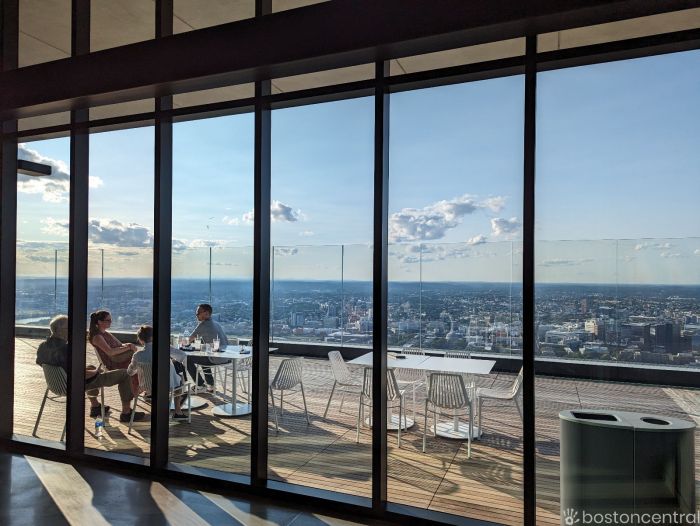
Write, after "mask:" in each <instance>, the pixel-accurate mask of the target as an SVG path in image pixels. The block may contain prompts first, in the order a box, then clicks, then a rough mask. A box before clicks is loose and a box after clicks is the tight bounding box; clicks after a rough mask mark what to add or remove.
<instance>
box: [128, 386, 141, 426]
mask: <svg viewBox="0 0 700 526" xmlns="http://www.w3.org/2000/svg"><path fill="white" fill-rule="evenodd" d="M139 396H141V394H140V393H139V394H137V395H136V396H135V397H134V407H132V408H131V417H130V418H129V431H128V434H129V435H130V434H131V428H132V427H133V425H134V415H135V414H136V405H137V404H138V401H139Z"/></svg>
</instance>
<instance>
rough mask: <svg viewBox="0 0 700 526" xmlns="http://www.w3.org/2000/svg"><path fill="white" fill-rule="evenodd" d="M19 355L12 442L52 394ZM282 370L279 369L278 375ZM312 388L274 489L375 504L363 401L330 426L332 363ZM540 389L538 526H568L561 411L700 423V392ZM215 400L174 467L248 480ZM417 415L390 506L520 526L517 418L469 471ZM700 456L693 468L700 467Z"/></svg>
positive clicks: (498, 378) (28, 345)
mask: <svg viewBox="0 0 700 526" xmlns="http://www.w3.org/2000/svg"><path fill="white" fill-rule="evenodd" d="M16 343H17V355H16V383H15V392H16V393H17V396H16V397H15V433H16V434H19V435H31V432H32V429H33V426H34V423H35V421H36V415H37V414H38V410H39V404H40V402H41V398H42V396H43V393H44V389H45V383H44V380H43V377H42V375H41V371H40V369H39V367H38V366H36V365H35V364H34V357H35V354H36V346H37V345H38V343H39V341H38V340H31V339H17V341H16ZM280 359H281V358H280V357H278V356H274V357H272V358H271V375H272V374H273V373H274V370H275V369H276V367H277V366H278V364H279V361H280ZM92 360H94V357H93V356H91V355H90V354H88V361H92ZM512 381H513V376H512V375H507V374H493V375H490V376H489V377H488V378H484V379H481V383H480V385H486V386H508V385H510V383H511V382H512ZM304 385H305V389H306V395H307V402H308V408H309V413H310V417H311V424H310V425H307V423H306V420H305V419H304V414H303V408H302V405H301V397H300V396H298V395H296V396H290V397H288V398H287V399H285V411H284V413H283V414H282V416H281V417H280V431H279V434H276V433H275V430H274V425H271V426H270V439H269V477H270V478H271V479H275V480H280V481H286V482H290V483H294V484H302V485H306V486H312V487H316V488H322V489H328V490H334V491H338V492H342V493H349V494H353V495H361V496H367V497H369V496H370V492H371V444H370V441H371V434H370V430H369V428H363V429H362V432H361V435H360V443H359V444H358V443H357V442H356V421H357V401H356V399H354V398H353V399H351V398H350V397H348V398H347V399H346V403H345V405H344V407H343V411H342V412H341V411H340V410H339V406H340V397H338V398H337V401H335V402H334V403H333V405H332V406H331V409H330V411H329V414H328V419H327V420H323V418H322V415H323V411H324V409H325V404H326V402H327V400H328V395H329V393H330V388H331V385H332V376H331V373H330V369H329V366H328V362H327V361H325V360H315V359H307V360H306V362H305V369H304ZM536 388H537V422H536V426H537V427H536V429H537V444H536V447H537V477H538V479H537V495H538V510H537V512H538V524H559V522H560V519H559V420H558V413H559V411H561V410H563V409H573V408H615V409H618V410H630V411H634V410H640V411H649V412H653V413H659V414H665V415H669V416H676V417H679V418H684V419H687V420H692V419H695V421H696V422H698V423H700V391H695V390H688V389H675V388H674V389H672V388H659V387H652V386H640V385H630V384H611V383H603V382H591V381H578V380H568V379H558V378H544V377H543V378H538V379H537V382H536ZM105 395H106V398H107V403H108V404H109V405H111V406H112V407H114V408H115V413H114V414H115V415H116V414H118V407H119V400H118V396H117V391H116V388H113V389H107V390H106V393H105ZM207 398H208V399H209V401H210V404H209V405H208V406H206V407H204V408H202V409H200V410H197V411H193V414H192V424H186V423H175V424H172V425H171V427H170V460H171V461H172V462H176V463H183V464H187V465H189V466H198V467H204V468H208V469H215V470H221V471H225V472H230V473H240V474H248V471H249V455H250V417H249V416H248V417H239V418H218V417H214V416H212V414H211V408H212V406H213V405H216V404H217V403H221V402H222V399H221V397H220V396H219V395H209V396H207ZM409 399H410V396H409ZM422 399H423V393H422V392H418V393H417V400H419V401H420V400H422ZM334 400H336V399H335V398H334ZM420 406H421V404H420V403H418V404H417V416H416V422H417V423H416V425H415V426H413V427H412V428H411V429H410V430H409V431H408V432H405V433H402V437H401V447H400V448H398V447H397V445H396V433H390V435H389V458H388V469H389V500H390V501H392V502H396V503H402V504H408V505H411V506H416V507H419V508H427V509H431V510H435V511H441V512H447V513H454V514H457V515H461V516H467V517H472V518H477V519H484V520H489V521H495V522H501V523H503V524H514V525H515V524H522V481H523V475H522V428H521V422H520V418H519V416H518V413H517V410H516V408H515V406H514V405H513V404H512V403H505V404H503V405H494V406H488V407H487V408H486V410H485V411H484V417H483V425H484V428H485V434H484V436H483V437H482V439H481V440H480V441H477V442H475V443H474V444H473V445H472V458H471V459H467V448H466V443H465V442H461V441H453V440H447V439H442V438H433V437H430V436H429V437H428V448H427V451H426V453H422V451H421V447H422V438H423V435H422V429H423V426H422V422H423V416H422V411H421V410H420ZM147 409H148V408H147V407H146V410H147ZM64 412H65V405H64V404H60V403H51V402H48V403H47V408H46V410H45V412H44V416H43V417H42V420H41V425H40V427H39V430H38V433H37V436H38V437H39V438H42V439H45V440H51V441H58V440H59V438H60V435H61V430H62V429H63V419H64V414H65V413H64ZM409 416H410V402H409ZM271 424H272V423H271ZM85 426H86V436H85V443H86V446H87V447H88V448H93V449H101V450H108V451H114V452H119V453H124V454H129V455H139V456H144V455H148V450H149V439H150V432H149V425H148V423H142V424H138V425H137V426H135V429H134V432H133V434H132V435H128V434H127V427H126V426H125V425H123V424H120V423H119V422H118V419H115V418H111V419H108V422H107V427H106V429H105V433H104V435H105V436H104V437H103V438H102V439H101V440H97V439H96V438H95V436H94V433H93V431H94V420H93V419H91V418H89V417H88V416H87V415H86V420H85ZM696 436H697V435H696ZM698 444H700V440H697V439H696V448H698V447H700V446H699V445H698ZM698 453H700V452H697V451H696V463H700V454H698ZM698 472H699V473H700V471H698ZM696 485H697V486H698V487H700V484H697V483H696Z"/></svg>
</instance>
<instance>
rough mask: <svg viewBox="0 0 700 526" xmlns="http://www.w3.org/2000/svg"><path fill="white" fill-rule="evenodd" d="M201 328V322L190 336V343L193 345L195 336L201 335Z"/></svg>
mask: <svg viewBox="0 0 700 526" xmlns="http://www.w3.org/2000/svg"><path fill="white" fill-rule="evenodd" d="M201 327H202V322H201V321H200V322H199V323H198V324H197V326H196V327H195V328H194V330H193V331H192V334H190V343H192V342H193V341H194V338H195V336H197V335H198V334H199V330H200V329H201Z"/></svg>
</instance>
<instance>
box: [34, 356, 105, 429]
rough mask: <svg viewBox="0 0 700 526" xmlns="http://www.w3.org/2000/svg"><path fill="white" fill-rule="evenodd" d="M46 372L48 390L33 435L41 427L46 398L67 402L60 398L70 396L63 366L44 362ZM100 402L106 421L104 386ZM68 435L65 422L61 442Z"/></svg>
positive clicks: (103, 418) (43, 366)
mask: <svg viewBox="0 0 700 526" xmlns="http://www.w3.org/2000/svg"><path fill="white" fill-rule="evenodd" d="M41 369H42V371H43V372H44V379H45V380H46V391H45V392H44V399H43V400H42V401H41V407H39V414H38V415H37V417H36V423H35V424H34V431H32V436H36V432H37V430H38V429H39V422H40V421H41V415H42V414H43V413H44V407H45V406H46V400H51V401H52V402H59V403H65V402H66V400H60V398H65V397H67V396H68V378H67V376H66V372H65V371H64V370H63V368H62V367H58V366H56V365H48V364H44V365H42V366H41ZM100 402H101V404H102V405H101V412H102V422H105V391H104V387H101V388H100ZM65 437H66V425H65V424H63V433H61V442H63V439H64V438H65Z"/></svg>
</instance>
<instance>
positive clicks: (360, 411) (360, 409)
mask: <svg viewBox="0 0 700 526" xmlns="http://www.w3.org/2000/svg"><path fill="white" fill-rule="evenodd" d="M363 414H364V405H363V404H362V395H360V405H359V406H358V408H357V443H358V444H359V443H360V422H361V421H362V416H363Z"/></svg>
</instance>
